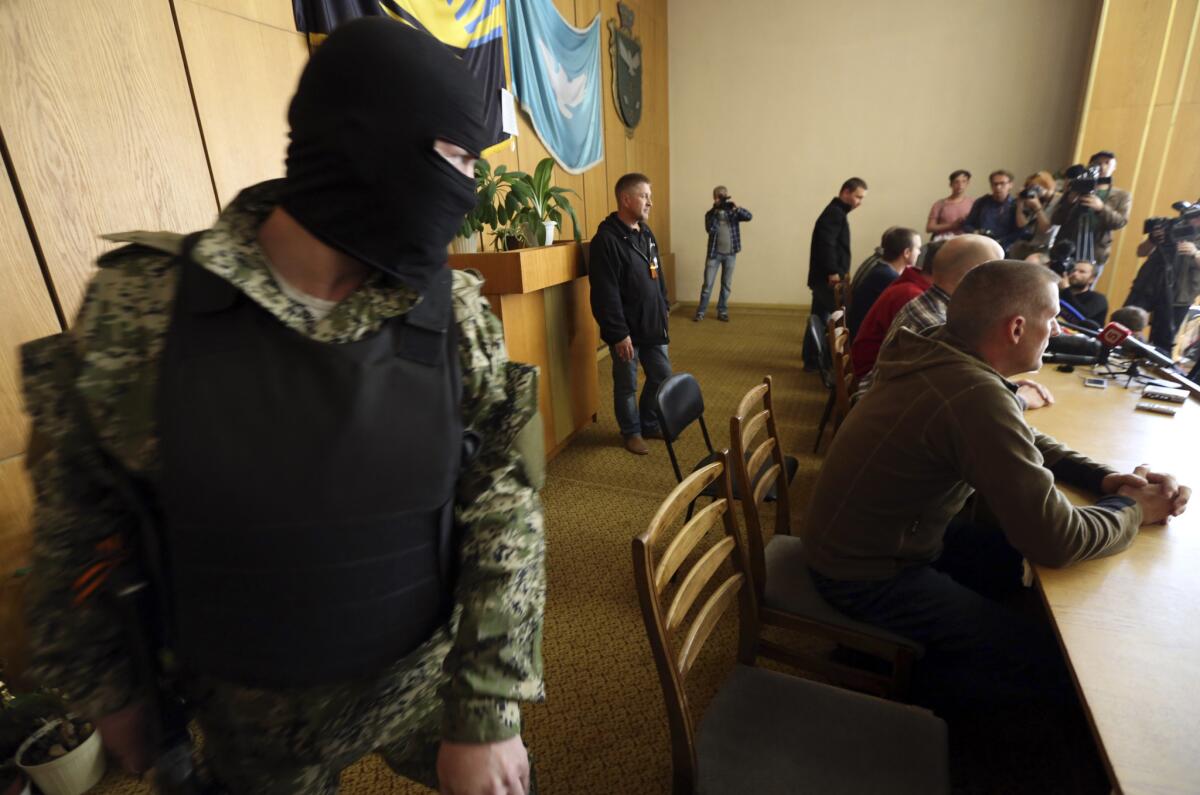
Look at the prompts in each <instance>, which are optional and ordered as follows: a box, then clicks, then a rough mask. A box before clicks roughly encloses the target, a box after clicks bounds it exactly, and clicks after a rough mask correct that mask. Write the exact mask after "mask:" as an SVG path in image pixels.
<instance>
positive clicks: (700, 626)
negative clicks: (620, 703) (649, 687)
mask: <svg viewBox="0 0 1200 795" xmlns="http://www.w3.org/2000/svg"><path fill="white" fill-rule="evenodd" d="M728 461H729V456H728V453H727V452H725V451H722V455H721V459H720V460H718V461H714V462H713V463H711V464H709V465H707V466H705V467H704V468H702V469H700V470H697V471H696V472H693V473H692V474H691V475H689V476H688V477H687V478H685V479H684V481H683V482H682V483H680V484H679V485H678V486H676V487H675V489H674V490H672V491H671V493H670V494H669V495H668V496H667V498H666V499H665V500H664V501H663V503H662V505H661V507H659V509H658V511H657V513H655V515H654V518H653V519H651V521H650V525H649V527H648V528H647V530H646V532H644V533H642V534H641V535H639V536H638V537H637V538H635V539H634V540H633V572H634V581H635V583H636V585H637V592H638V599H639V601H640V603H641V607H642V617H643V619H644V621H645V625H646V632H647V634H648V635H649V639H650V647H651V650H652V652H653V655H654V662H655V665H656V667H657V669H658V675H659V683H660V684H661V686H662V691H663V697H664V699H665V701H666V707H667V719H668V724H669V728H670V736H671V760H672V791H673V792H674V793H675V795H693V794H695V795H733V794H734V793H736V795H744V793H755V795H773V793H796V792H814V793H816V792H819V793H826V794H827V795H838V793H855V795H857V794H858V793H864V792H870V793H920V795H927V794H928V793H938V792H948V791H949V765H948V762H947V747H946V725H945V723H943V722H942V721H941V720H940V719H938V718H936V717H934V716H933V715H931V714H930V713H928V712H926V711H924V710H921V709H918V708H915V707H910V706H906V705H902V704H896V703H894V702H890V701H884V700H882V699H877V698H873V697H871V696H866V695H863V694H861V693H854V692H851V691H848V690H841V689H838V688H836V687H831V686H829V685H823V684H820V683H817V682H811V681H809V680H806V679H800V678H798V677H793V676H788V675H787V674H782V673H777V672H775V671H768V670H765V669H762V668H756V667H754V666H753V656H754V643H755V639H756V637H757V632H758V625H757V621H756V616H755V613H756V607H755V596H754V590H753V588H751V587H750V581H749V577H748V575H747V569H748V566H747V562H746V559H745V550H744V548H743V546H742V544H741V542H740V540H739V537H738V530H737V524H736V522H735V520H734V512H733V509H732V489H731V486H730V482H729V465H728ZM714 483H716V484H719V486H720V489H719V490H720V492H721V495H722V496H721V497H720V498H719V499H717V500H716V501H715V502H713V503H711V504H709V505H706V506H704V508H702V509H701V510H699V511H698V512H697V513H696V516H695V517H694V518H692V519H691V520H689V521H687V522H685V523H684V524H683V526H682V527H681V528H680V529H678V530H676V531H672V530H671V529H669V528H672V527H673V526H674V525H675V523H676V520H678V519H679V517H680V515H681V514H682V513H683V512H684V511H685V510H686V506H687V505H688V504H689V503H691V502H692V501H693V500H694V499H695V498H696V496H697V495H699V494H700V493H701V492H702V491H703V490H704V489H705V488H706V487H708V486H709V485H711V484H714ZM718 523H720V525H721V527H722V530H723V532H722V533H719V534H713V533H710V532H709V531H710V530H711V529H712V528H713V527H715V526H717V524H718ZM714 535H719V538H718V539H717V540H715V541H713V540H712V537H713V536H714ZM706 541H707V542H708V546H707V548H706V549H704V550H701V549H699V547H700V546H701V543H702V542H706ZM663 544H665V549H664V550H663V551H662V553H661V555H659V554H657V553H656V552H655V550H657V549H659V548H660V546H662V545H663ZM693 560H694V562H691V561H693ZM689 562H690V565H689V566H687V567H686V573H685V574H684V576H683V577H682V578H680V582H679V585H678V587H677V588H674V589H673V590H674V595H673V596H672V597H671V598H670V599H668V598H667V594H666V592H667V591H668V589H671V588H672V582H673V580H675V579H676V578H675V575H676V573H677V572H680V571H681V569H685V563H689ZM702 596H703V597H704V598H703V600H701V597H702ZM698 602H699V603H700V606H699V608H698V609H697V610H696V612H695V616H694V618H693V619H692V620H690V621H689V620H688V619H689V617H690V615H691V613H692V608H693V606H695V605H696V604H697V603H698ZM735 604H736V605H737V615H738V625H739V641H738V651H737V658H738V660H739V661H740V662H739V663H738V664H736V665H734V667H733V670H732V671H731V673H730V674H729V675H728V676H727V678H726V679H725V680H724V682H723V683H722V684H721V686H720V688H719V690H718V692H717V694H716V696H715V697H714V698H713V700H712V701H711V702H710V703H709V705H708V707H707V709H706V710H705V712H704V715H703V716H702V717H701V718H700V720H699V721H698V722H696V721H693V719H692V713H691V710H690V706H689V702H688V695H687V691H686V689H685V687H684V686H685V683H686V681H687V676H688V674H689V672H690V671H691V670H692V667H693V665H694V664H695V662H696V659H697V657H698V656H699V654H700V651H701V649H702V648H703V646H704V644H705V642H706V641H707V640H708V638H709V637H710V636H711V635H712V632H713V629H714V628H715V627H716V626H717V624H718V623H719V620H720V619H721V618H722V616H724V614H725V613H726V612H727V611H728V609H729V608H730V607H731V606H733V605H735ZM680 636H682V639H680Z"/></svg>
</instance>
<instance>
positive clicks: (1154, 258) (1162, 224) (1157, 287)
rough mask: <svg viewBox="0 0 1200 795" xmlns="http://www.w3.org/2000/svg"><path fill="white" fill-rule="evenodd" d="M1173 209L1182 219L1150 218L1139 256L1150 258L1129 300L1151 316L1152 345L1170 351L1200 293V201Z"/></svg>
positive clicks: (1140, 273)
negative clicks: (1190, 307) (1188, 310)
mask: <svg viewBox="0 0 1200 795" xmlns="http://www.w3.org/2000/svg"><path fill="white" fill-rule="evenodd" d="M1171 206H1172V208H1173V209H1174V210H1175V211H1176V212H1177V213H1179V216H1178V217H1176V218H1165V217H1160V218H1147V219H1146V223H1145V225H1144V226H1143V228H1142V231H1143V232H1144V233H1145V234H1146V239H1145V240H1143V241H1142V243H1141V245H1139V246H1138V255H1139V256H1146V257H1147V259H1146V262H1145V263H1144V264H1143V265H1142V267H1141V269H1140V270H1138V273H1137V276H1136V277H1135V278H1134V280H1133V287H1132V288H1130V290H1129V297H1128V298H1126V299H1125V305H1126V306H1139V307H1141V308H1142V309H1145V310H1146V311H1147V312H1149V313H1150V317H1151V320H1150V342H1151V343H1153V344H1154V345H1156V346H1158V347H1159V348H1162V349H1164V350H1168V351H1169V350H1170V349H1171V347H1172V346H1173V345H1174V343H1175V334H1176V332H1177V331H1178V330H1179V324H1180V322H1182V320H1183V317H1184V315H1185V314H1186V313H1187V308H1188V306H1190V305H1191V303H1192V301H1194V300H1195V298H1196V296H1197V295H1198V294H1200V249H1198V248H1197V242H1198V238H1200V203H1197V204H1192V203H1190V202H1186V201H1180V202H1176V203H1175V204H1173V205H1171Z"/></svg>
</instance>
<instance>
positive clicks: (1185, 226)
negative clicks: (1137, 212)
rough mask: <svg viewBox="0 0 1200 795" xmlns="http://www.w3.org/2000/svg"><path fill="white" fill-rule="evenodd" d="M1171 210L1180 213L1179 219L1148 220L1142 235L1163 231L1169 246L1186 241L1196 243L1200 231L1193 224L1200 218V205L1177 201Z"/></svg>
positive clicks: (1163, 217)
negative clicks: (1194, 220)
mask: <svg viewBox="0 0 1200 795" xmlns="http://www.w3.org/2000/svg"><path fill="white" fill-rule="evenodd" d="M1171 209H1172V210H1174V211H1175V212H1177V213H1179V216H1178V217H1177V218H1167V217H1165V216H1158V217H1155V218H1147V219H1146V220H1145V222H1144V223H1143V224H1142V234H1145V235H1151V234H1154V233H1155V232H1156V231H1158V230H1160V229H1161V230H1162V233H1163V242H1164V243H1166V244H1168V245H1174V244H1176V243H1182V242H1185V241H1192V242H1195V241H1196V239H1197V238H1200V229H1197V228H1196V227H1195V226H1193V225H1192V224H1191V221H1192V220H1193V219H1195V218H1200V204H1192V203H1191V202H1187V201H1177V202H1175V203H1174V204H1172V205H1171Z"/></svg>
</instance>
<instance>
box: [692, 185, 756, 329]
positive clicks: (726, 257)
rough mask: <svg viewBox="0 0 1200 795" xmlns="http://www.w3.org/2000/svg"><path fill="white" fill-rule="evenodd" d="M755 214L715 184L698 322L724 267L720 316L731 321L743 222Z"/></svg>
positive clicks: (707, 216) (706, 225)
mask: <svg viewBox="0 0 1200 795" xmlns="http://www.w3.org/2000/svg"><path fill="white" fill-rule="evenodd" d="M752 217H753V216H752V215H750V211H749V210H747V209H746V208H745V207H738V206H737V204H735V203H734V201H733V199H732V198H730V196H729V189H728V188H726V187H725V186H724V185H718V186H717V187H715V188H713V206H712V209H711V210H709V211H708V212H706V213H705V214H704V231H705V232H707V233H708V256H706V257H705V261H704V286H703V287H701V288H700V305H699V306H697V307H696V316H695V317H693V318H692V320H695V321H696V322H697V323H698V322H700V321H701V320H703V319H704V313H705V312H707V311H708V298H709V296H710V295H711V294H712V287H713V280H714V279H716V277H717V268H718V267H719V268H720V269H721V294H720V296H719V297H718V298H717V320H722V321H725V322H728V321H729V293H730V291H731V290H732V289H733V266H734V263H735V262H736V261H737V255H738V252H739V251H741V250H742V231H741V225H742V223H743V222H745V221H749V220H750V219H751V218H752Z"/></svg>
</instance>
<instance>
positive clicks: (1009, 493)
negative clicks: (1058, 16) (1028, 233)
mask: <svg viewBox="0 0 1200 795" xmlns="http://www.w3.org/2000/svg"><path fill="white" fill-rule="evenodd" d="M959 239H961V238H956V239H955V240H956V241H957V240H959ZM952 242H953V241H952ZM948 245H949V244H948ZM943 253H944V252H943ZM939 262H940V259H939ZM1058 310H1059V307H1058V289H1057V284H1056V277H1055V275H1054V273H1052V272H1051V271H1049V270H1048V269H1046V268H1042V267H1039V266H1037V265H1033V264H1031V263H1026V262H1015V261H1009V260H1001V261H993V262H988V263H985V264H983V265H980V266H978V267H976V268H974V269H972V270H971V271H970V272H969V273H967V274H966V276H964V277H963V279H962V282H961V283H960V284H959V285H958V288H957V290H956V291H955V292H954V296H953V298H952V299H951V301H950V305H949V309H948V312H947V320H946V324H945V325H944V326H938V327H934V328H932V329H929V330H927V331H926V332H925V333H923V334H916V333H914V332H912V331H909V330H907V329H905V330H902V331H900V333H899V334H897V335H896V336H895V337H894V338H893V339H891V340H890V341H889V342H888V344H887V345H885V346H884V348H883V350H882V351H881V352H880V355H879V359H878V362H877V364H876V367H875V384H874V386H873V387H872V388H871V390H870V391H869V392H868V393H867V394H866V395H865V396H864V397H863V399H862V400H861V401H859V403H858V404H857V405H856V406H855V408H854V410H853V411H851V412H850V414H849V415H848V416H847V418H846V421H845V422H844V423H843V425H842V427H841V428H840V429H839V431H838V434H837V436H836V437H834V440H833V444H832V445H831V446H830V449H829V452H828V454H827V456H826V458H825V462H824V465H823V467H822V469H821V473H820V476H819V478H818V481H817V484H816V487H815V488H814V490H813V497H812V500H811V502H810V503H809V509H808V515H807V518H806V521H805V526H804V541H805V545H806V549H807V552H808V555H809V563H810V568H811V569H812V572H813V579H814V580H815V582H816V584H817V588H818V590H819V591H820V592H821V594H822V595H823V596H824V597H825V598H826V599H827V600H828V601H829V602H830V603H831V604H832V605H833V606H834V607H836V608H837V609H839V610H841V611H842V612H844V613H846V614H847V615H849V616H851V617H853V618H856V619H858V620H860V621H865V622H868V623H872V624H876V625H878V626H881V627H885V628H887V629H889V630H891V631H892V632H896V633H898V634H900V635H904V636H906V637H910V638H912V639H913V640H916V641H919V642H920V643H922V644H924V646H925V649H926V652H925V656H924V657H923V658H922V660H921V661H920V662H919V663H918V665H917V667H916V669H915V671H914V693H913V695H914V697H915V700H917V701H918V703H922V704H925V705H926V706H930V707H932V708H933V709H935V711H937V712H939V713H940V714H942V715H943V716H944V717H946V718H947V720H948V722H949V723H950V727H951V738H952V739H951V744H952V746H953V745H954V737H955V732H956V727H957V730H959V731H962V730H968V731H978V730H979V728H980V727H981V726H983V725H985V724H987V723H989V721H992V720H997V719H998V718H997V717H996V716H997V715H998V714H999V713H1001V712H1003V711H1004V708H1005V707H1008V708H1009V709H1019V710H1020V711H1021V714H1020V715H1019V716H1018V717H1017V722H1018V723H1021V722H1023V721H1030V720H1036V716H1037V715H1038V713H1039V710H1040V709H1041V708H1042V707H1043V705H1044V706H1045V708H1046V711H1045V712H1044V713H1043V714H1054V712H1055V711H1056V710H1057V708H1059V707H1067V708H1069V705H1070V704H1071V703H1072V693H1071V688H1070V685H1069V680H1068V678H1067V676H1066V673H1065V670H1064V669H1063V666H1062V663H1061V660H1060V658H1059V656H1058V653H1057V648H1056V645H1055V642H1054V640H1053V637H1052V636H1051V635H1050V633H1049V632H1048V631H1047V630H1046V629H1045V628H1044V627H1042V626H1040V625H1039V624H1037V623H1036V622H1033V621H1032V620H1031V619H1029V618H1028V617H1026V616H1024V615H1022V614H1021V613H1019V612H1016V611H1014V610H1012V609H1011V608H1010V607H1009V606H1008V605H1007V604H1003V603H1002V602H1001V601H1000V600H1001V599H1005V600H1008V601H1012V600H1014V599H1017V598H1018V597H1019V595H1020V577H1021V569H1022V567H1021V558H1022V557H1024V558H1026V559H1028V560H1029V561H1030V562H1032V563H1036V564H1041V565H1048V566H1066V565H1069V564H1071V563H1075V562H1078V561H1081V560H1086V559H1088V558H1093V557H1098V556H1101V555H1110V554H1113V553H1116V552H1119V551H1121V550H1122V549H1124V548H1125V547H1127V546H1128V545H1129V544H1130V543H1131V542H1132V541H1133V539H1134V537H1135V536H1136V535H1137V532H1138V527H1139V526H1141V525H1150V524H1157V523H1160V522H1163V521H1164V520H1166V519H1167V518H1168V517H1170V516H1172V515H1178V514H1179V513H1181V512H1182V511H1183V509H1184V507H1185V506H1186V504H1187V500H1188V497H1189V494H1190V491H1189V489H1187V488H1186V487H1182V486H1178V485H1177V484H1176V482H1175V480H1174V478H1172V477H1171V476H1170V475H1166V474H1161V473H1156V472H1152V471H1149V470H1148V469H1146V468H1145V467H1139V468H1138V469H1137V470H1136V471H1135V472H1133V473H1130V474H1120V473H1118V472H1116V471H1114V470H1112V469H1110V468H1108V467H1106V466H1104V465H1102V464H1098V463H1096V462H1094V461H1091V460H1089V459H1087V458H1085V457H1084V456H1082V455H1080V454H1078V453H1075V452H1073V451H1071V450H1069V449H1067V448H1066V447H1064V446H1062V445H1060V444H1058V443H1057V442H1055V441H1054V440H1053V439H1051V438H1049V437H1047V436H1045V435H1043V434H1041V433H1038V432H1037V431H1035V430H1034V429H1033V428H1031V427H1029V425H1028V424H1027V423H1026V422H1025V418H1024V416H1023V414H1022V412H1021V405H1020V403H1019V401H1018V400H1017V397H1016V386H1015V385H1014V384H1013V383H1012V381H1010V380H1009V379H1010V378H1011V377H1012V376H1014V375H1016V374H1018V373H1024V372H1027V371H1030V370H1036V369H1038V367H1039V366H1040V364H1041V355H1042V352H1043V351H1044V350H1045V348H1046V343H1047V341H1048V340H1049V338H1050V337H1051V336H1053V335H1055V334H1057V333H1058V324H1057V321H1056V320H1055V316H1056V315H1057V314H1058ZM1055 478H1059V479H1061V480H1063V481H1064V482H1067V483H1070V484H1072V485H1076V486H1080V487H1083V488H1085V489H1088V490H1090V491H1092V492H1095V493H1096V494H1098V495H1099V499H1098V501H1097V502H1096V503H1095V504H1093V505H1089V506H1086V507H1074V506H1073V505H1072V504H1071V503H1070V501H1068V500H1067V498H1066V497H1065V496H1064V495H1063V494H1062V493H1060V492H1059V491H1058V489H1057V488H1055ZM976 492H978V494H979V495H980V496H981V497H982V498H983V499H984V501H985V502H986V505H987V507H988V508H989V509H990V511H991V513H992V514H993V515H994V517H995V519H996V521H997V523H998V524H999V529H997V530H988V529H986V528H985V527H983V526H982V525H977V524H968V523H966V522H963V521H962V520H961V519H960V520H955V517H956V516H957V515H958V514H959V513H960V511H962V509H963V507H964V506H965V505H966V503H967V500H968V498H969V497H971V496H972V495H973V494H974V493H976ZM1018 705H1019V706H1018ZM1035 705H1036V706H1035ZM1064 714H1066V713H1064ZM1021 729H1022V731H1018V732H1016V735H1015V739H1014V735H1012V734H1011V733H1009V735H1008V736H1007V738H1006V739H1005V740H1004V741H1003V742H1002V743H1001V744H1000V745H1002V746H1003V747H1002V748H1001V747H999V746H996V747H990V746H989V747H988V752H989V753H991V754H992V755H993V756H995V755H996V754H1005V753H1015V748H1014V745H1013V744H1014V743H1017V742H1018V740H1019V741H1020V742H1019V744H1020V745H1021V746H1022V749H1021V752H1022V753H1030V749H1029V748H1028V747H1025V746H1028V745H1030V744H1031V742H1030V739H1029V738H1030V737H1031V736H1032V734H1031V733H1028V732H1024V731H1023V730H1024V729H1025V727H1024V726H1021ZM982 736H984V737H986V736H987V735H986V734H985V735H982ZM991 742H994V741H987V742H985V743H984V744H985V745H988V743H991ZM1034 753H1036V749H1035V750H1034ZM1008 763H1011V764H1016V765H1021V764H1023V762H1021V761H1020V760H1014V759H1009V760H1008Z"/></svg>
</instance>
